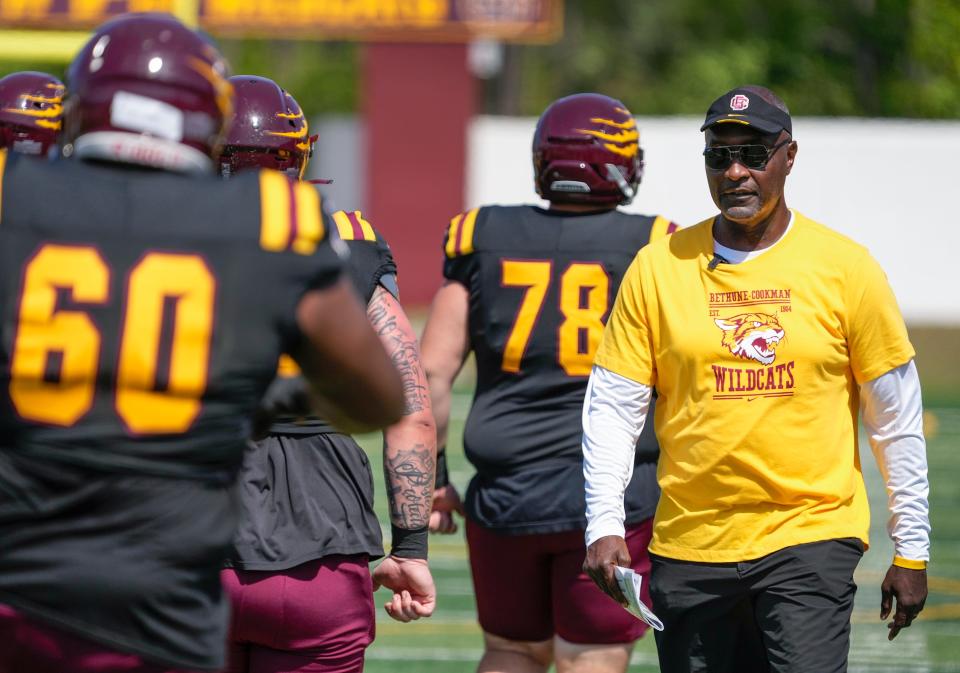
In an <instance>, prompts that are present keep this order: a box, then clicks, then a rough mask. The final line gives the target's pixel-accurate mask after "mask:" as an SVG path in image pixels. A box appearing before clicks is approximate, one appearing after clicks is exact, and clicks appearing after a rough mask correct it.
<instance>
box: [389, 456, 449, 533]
mask: <svg viewBox="0 0 960 673" xmlns="http://www.w3.org/2000/svg"><path fill="white" fill-rule="evenodd" d="M385 454H386V455H385V460H384V463H383V473H384V476H386V481H387V501H388V502H389V503H390V520H391V521H392V522H393V524H394V525H396V526H399V527H400V528H422V527H424V526H426V525H427V523H429V518H430V498H431V497H432V496H433V480H434V469H435V467H436V465H435V461H434V458H433V452H432V451H431V449H430V448H429V447H427V446H425V445H424V444H414V445H413V447H412V448H409V449H400V450H393V449H391V448H389V447H388V448H387V449H386V451H385Z"/></svg>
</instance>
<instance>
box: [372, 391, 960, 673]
mask: <svg viewBox="0 0 960 673" xmlns="http://www.w3.org/2000/svg"><path fill="white" fill-rule="evenodd" d="M469 402H470V396H469V395H468V394H460V395H458V396H457V398H456V399H455V405H454V410H453V416H454V418H453V419H452V423H451V432H450V448H449V458H450V468H451V473H452V479H453V481H454V483H456V485H457V487H458V488H460V489H461V493H462V492H463V491H464V488H465V486H466V483H467V481H468V480H469V478H470V475H471V471H470V466H469V465H468V464H467V463H466V462H465V460H464V459H463V454H462V452H461V451H460V436H461V432H462V427H463V420H464V418H465V415H466V411H467V407H468V405H469ZM936 404H938V405H939V406H931V407H930V408H928V414H929V416H930V418H931V419H932V420H931V422H930V423H929V424H928V425H929V427H928V453H929V462H930V480H931V498H930V501H931V510H932V525H933V559H934V562H933V563H932V564H931V566H930V570H929V574H930V598H929V599H928V601H927V607H926V610H925V611H924V613H923V615H922V616H921V618H920V620H919V621H917V622H915V623H914V626H912V627H911V628H909V629H907V630H906V631H903V632H901V634H900V635H899V636H898V637H897V639H896V640H895V641H894V642H893V643H889V642H887V639H886V633H887V629H886V628H885V626H884V624H883V623H882V622H881V621H880V619H879V612H880V581H881V579H882V577H883V573H884V572H885V571H886V568H887V566H888V565H889V562H890V559H891V557H892V549H893V548H892V545H891V543H890V542H889V540H888V538H887V535H886V532H885V525H886V513H885V509H886V508H885V502H886V500H885V498H886V496H885V494H884V491H883V487H882V484H881V481H880V476H879V474H878V472H877V468H876V463H875V462H874V459H873V455H872V454H871V452H870V448H869V446H866V445H865V446H864V447H863V448H862V451H861V456H862V458H863V465H864V472H865V474H866V478H867V487H868V490H869V492H870V501H871V505H872V509H873V512H874V515H873V526H872V531H871V541H872V545H873V546H872V547H871V548H870V550H869V551H868V552H867V554H866V556H865V557H864V559H863V561H862V563H861V564H860V567H859V570H858V572H857V583H858V585H859V587H860V589H859V592H858V596H857V603H856V609H855V612H854V616H853V624H854V625H853V641H852V646H851V654H850V671H851V672H852V673H857V672H859V673H863V672H871V673H873V672H876V673H881V672H883V673H921V672H923V673H926V672H930V673H947V672H952V671H956V672H958V673H960V517H958V516H957V515H956V513H957V512H958V511H960V400H958V401H956V402H955V403H952V404H950V405H947V404H945V403H944V402H942V401H938V402H937V403H936ZM934 426H935V430H934V429H933V428H934ZM363 443H364V445H365V446H366V447H367V448H368V450H370V452H371V454H372V455H373V456H374V457H375V459H376V460H375V469H377V470H379V456H378V452H379V450H380V448H379V447H380V440H379V438H378V437H375V436H368V437H365V438H363ZM375 477H376V480H377V481H378V482H379V484H380V486H379V489H380V490H379V493H378V502H377V506H378V508H379V511H380V514H381V521H386V516H385V513H384V509H383V504H384V503H383V500H384V495H383V486H382V479H381V478H380V476H379V473H377V474H376V475H375ZM430 555H431V562H430V565H431V567H432V569H433V574H434V578H435V579H436V582H437V590H438V595H439V599H438V607H437V611H436V613H435V614H434V616H433V617H432V618H431V619H429V620H421V621H419V622H414V623H411V624H400V623H398V622H394V621H392V620H390V619H389V618H388V617H387V616H386V614H385V613H384V611H383V608H382V603H383V602H385V600H386V598H387V593H386V591H385V590H381V592H380V593H379V595H377V596H376V599H377V602H378V614H377V640H376V642H375V643H374V644H373V646H372V647H371V648H370V649H369V650H368V653H367V666H366V670H367V671H368V673H387V672H388V671H389V672H390V673H395V672H396V671H397V670H404V671H408V672H409V673H421V672H422V673H461V672H463V673H469V672H471V671H473V670H475V667H476V662H477V661H478V660H479V657H480V652H481V638H480V631H479V627H478V626H477V623H476V617H475V610H474V602H473V596H472V585H471V581H470V573H469V570H468V568H467V563H466V552H465V545H464V540H463V536H462V532H461V533H457V534H456V535H453V536H446V537H437V536H434V537H433V538H431V548H430ZM398 664H400V665H402V666H403V668H402V669H398ZM658 670H659V667H658V666H657V659H656V650H655V647H654V643H653V639H652V638H649V637H647V638H644V639H643V640H642V641H640V643H638V645H637V647H636V649H635V651H634V655H633V663H632V665H631V667H630V671H634V672H638V673H639V672H643V673H649V672H655V671H658Z"/></svg>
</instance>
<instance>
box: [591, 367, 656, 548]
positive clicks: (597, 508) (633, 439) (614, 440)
mask: <svg viewBox="0 0 960 673" xmlns="http://www.w3.org/2000/svg"><path fill="white" fill-rule="evenodd" d="M650 396H651V390H650V386H647V385H644V384H642V383H637V382H636V381H632V380H630V379H628V378H625V377H623V376H620V375H619V374H615V373H613V372H611V371H609V370H607V369H604V368H603V367H598V366H596V365H594V367H593V370H592V371H591V373H590V380H589V381H588V383H587V393H586V396H585V398H584V401H583V477H584V484H585V488H586V499H587V533H586V542H587V546H590V545H591V544H593V543H594V542H595V541H596V540H599V539H600V538H602V537H604V536H607V535H619V536H620V537H623V536H624V527H623V520H624V510H623V494H624V491H625V490H626V488H627V484H629V483H630V477H631V476H632V475H633V454H634V451H635V449H636V445H637V438H638V437H639V436H640V432H641V430H643V425H644V423H645V421H646V418H647V408H648V407H649V406H650Z"/></svg>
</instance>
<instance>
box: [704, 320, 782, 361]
mask: <svg viewBox="0 0 960 673" xmlns="http://www.w3.org/2000/svg"><path fill="white" fill-rule="evenodd" d="M714 323H716V325H717V327H719V328H720V329H721V330H723V338H722V343H723V345H724V347H726V348H727V349H728V350H729V351H730V352H731V353H733V354H734V355H736V356H738V357H741V358H744V359H747V360H756V361H757V362H759V363H760V364H764V365H769V364H772V363H773V361H774V360H776V359H777V353H776V349H777V346H778V345H779V344H780V342H781V341H782V340H783V337H784V335H785V332H784V331H783V327H781V326H780V321H779V320H777V317H776V316H772V315H768V314H766V313H741V314H740V315H735V316H732V317H730V318H716V319H714Z"/></svg>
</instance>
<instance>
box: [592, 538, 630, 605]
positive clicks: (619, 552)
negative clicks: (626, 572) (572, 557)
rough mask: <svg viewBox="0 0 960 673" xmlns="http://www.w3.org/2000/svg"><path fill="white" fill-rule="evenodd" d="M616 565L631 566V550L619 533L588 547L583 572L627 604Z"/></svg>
mask: <svg viewBox="0 0 960 673" xmlns="http://www.w3.org/2000/svg"><path fill="white" fill-rule="evenodd" d="M614 566H623V567H624V568H629V567H630V552H629V551H627V543H626V542H624V540H623V538H622V537H620V536H619V535H607V536H606V537H602V538H600V539H599V540H597V541H596V542H594V543H593V544H592V545H590V546H589V547H587V558H586V560H585V561H584V562H583V572H585V573H587V574H588V575H589V576H590V579H592V580H593V581H594V582H596V584H597V586H598V587H600V589H601V590H602V591H603V593H605V594H607V595H608V596H609V597H610V598H612V599H613V600H615V601H616V602H617V603H619V604H620V605H627V599H626V598H624V596H623V592H621V591H620V585H619V584H617V578H616V575H614V572H613V568H614Z"/></svg>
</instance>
